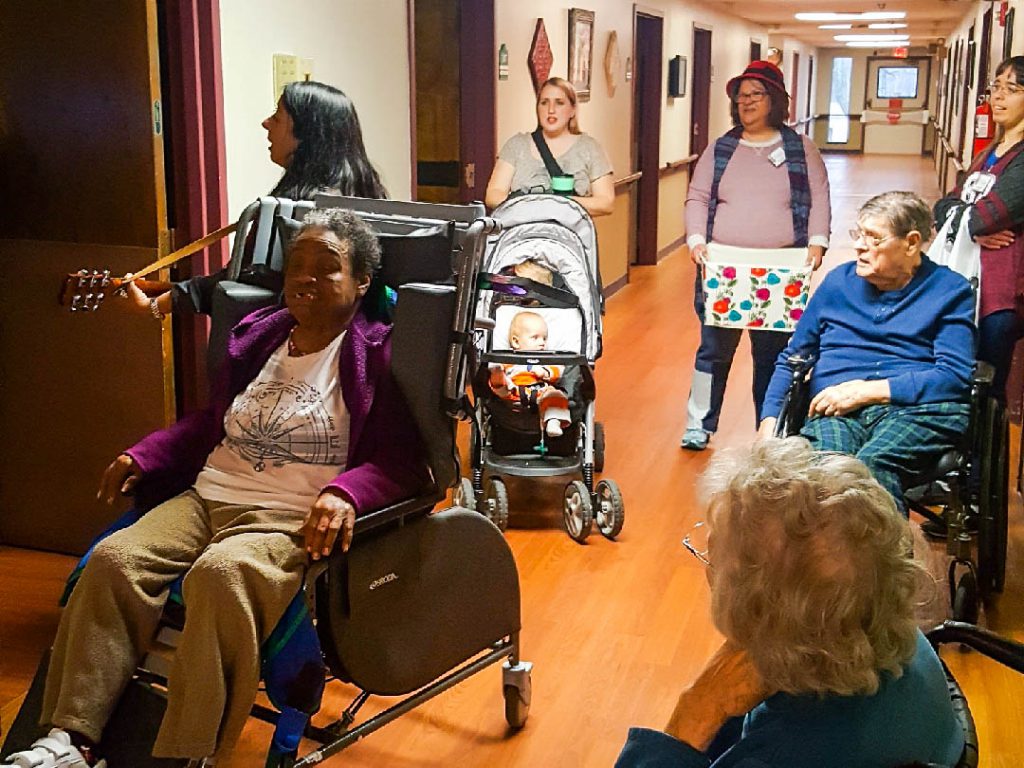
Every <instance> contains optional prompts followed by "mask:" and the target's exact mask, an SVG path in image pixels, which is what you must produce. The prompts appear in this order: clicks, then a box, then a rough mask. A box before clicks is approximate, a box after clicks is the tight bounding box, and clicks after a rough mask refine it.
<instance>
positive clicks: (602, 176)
mask: <svg viewBox="0 0 1024 768" xmlns="http://www.w3.org/2000/svg"><path fill="white" fill-rule="evenodd" d="M556 158H557V159H556ZM532 192H541V193H544V192H547V193H552V192H553V193H555V194H566V195H569V196H570V197H572V199H573V200H575V201H576V202H577V203H579V204H580V205H582V206H583V207H584V208H586V209H587V212H588V213H589V214H590V215H591V216H603V215H605V214H609V213H611V212H612V210H613V209H614V207H615V185H614V182H613V181H612V165H611V163H610V162H609V161H608V156H607V155H606V154H605V152H604V150H603V149H602V148H601V145H600V144H598V143H597V141H596V140H595V139H594V138H593V137H591V136H588V135H587V134H585V133H583V132H581V131H580V127H579V123H578V121H577V119H576V89H575V88H573V87H572V84H571V83H569V82H568V81H567V80H563V79H562V78H560V77H552V78H551V79H549V80H547V81H546V82H545V83H544V85H542V86H541V89H540V93H539V94H538V96H537V129H536V130H535V131H534V132H533V133H532V134H531V133H517V134H516V135H515V136H513V137H512V138H511V139H509V140H508V141H506V142H505V146H503V147H502V148H501V152H499V153H498V161H497V163H495V165H494V172H493V173H491V178H490V180H489V181H488V182H487V192H486V193H485V195H484V201H485V202H486V203H487V205H488V207H490V208H494V207H496V206H498V205H500V204H501V203H503V202H504V201H505V200H506V199H507V198H508V197H510V196H511V195H525V194H529V193H532Z"/></svg>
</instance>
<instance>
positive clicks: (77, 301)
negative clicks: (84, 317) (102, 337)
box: [71, 294, 82, 312]
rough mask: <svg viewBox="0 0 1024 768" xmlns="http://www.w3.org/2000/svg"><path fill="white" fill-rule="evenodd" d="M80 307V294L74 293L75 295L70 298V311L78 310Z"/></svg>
mask: <svg viewBox="0 0 1024 768" xmlns="http://www.w3.org/2000/svg"><path fill="white" fill-rule="evenodd" d="M81 308H82V297H81V295H80V294H76V295H75V296H74V297H73V298H72V299H71V311H72V312H77V311H78V310H80V309H81Z"/></svg>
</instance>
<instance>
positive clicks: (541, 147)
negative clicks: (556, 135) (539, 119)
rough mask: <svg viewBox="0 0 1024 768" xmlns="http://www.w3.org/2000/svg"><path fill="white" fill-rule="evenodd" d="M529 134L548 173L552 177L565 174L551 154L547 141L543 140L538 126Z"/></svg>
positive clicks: (542, 133)
mask: <svg viewBox="0 0 1024 768" xmlns="http://www.w3.org/2000/svg"><path fill="white" fill-rule="evenodd" d="M530 135H531V136H533V143H534V144H536V145H537V151H538V152H540V159H541V160H543V161H544V167H545V168H547V169H548V175H549V176H550V177H551V178H552V179H553V178H555V176H565V171H563V170H562V166H560V165H559V164H558V163H557V162H556V161H555V156H554V155H552V154H551V149H550V147H548V143H547V142H546V141H544V132H543V131H542V130H541V129H540V128H538V129H537V130H535V131H534V132H533V133H531V134H530Z"/></svg>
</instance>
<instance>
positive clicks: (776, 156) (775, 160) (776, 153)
mask: <svg viewBox="0 0 1024 768" xmlns="http://www.w3.org/2000/svg"><path fill="white" fill-rule="evenodd" d="M768 161H769V162H770V163H771V164H772V165H774V166H775V167H776V168H778V167H779V166H780V165H782V164H783V163H784V162H786V152H785V150H783V149H782V147H776V148H775V149H774V150H773V151H772V153H771V154H770V155H768Z"/></svg>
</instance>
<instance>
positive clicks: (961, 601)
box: [953, 570, 978, 624]
mask: <svg viewBox="0 0 1024 768" xmlns="http://www.w3.org/2000/svg"><path fill="white" fill-rule="evenodd" d="M953 620H954V621H965V622H967V623H968V624H977V623H978V580H977V579H976V578H975V576H974V572H973V571H970V570H969V571H966V572H965V573H964V575H963V576H961V577H960V581H958V582H957V584H956V592H954V593H953Z"/></svg>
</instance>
